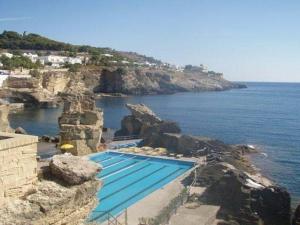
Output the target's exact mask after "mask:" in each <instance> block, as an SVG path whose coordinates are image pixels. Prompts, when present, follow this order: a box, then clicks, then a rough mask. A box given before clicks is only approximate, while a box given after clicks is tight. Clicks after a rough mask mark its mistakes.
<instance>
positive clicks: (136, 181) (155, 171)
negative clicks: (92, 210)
mask: <svg viewBox="0 0 300 225" xmlns="http://www.w3.org/2000/svg"><path fill="white" fill-rule="evenodd" d="M166 167H168V166H166V165H164V166H161V167H159V168H158V169H156V170H154V171H152V172H150V173H148V174H146V175H145V176H142V177H141V178H138V179H137V180H135V181H132V182H131V183H129V184H127V185H125V186H123V187H121V188H119V189H117V190H115V191H114V192H113V193H110V194H108V195H106V196H104V197H102V198H100V202H101V201H103V200H104V199H107V198H109V197H111V196H113V195H115V194H116V193H118V192H119V191H121V190H124V189H126V188H128V187H130V186H131V185H134V184H136V183H138V182H140V181H142V180H144V179H146V178H147V177H150V176H152V175H153V174H155V173H157V172H158V171H160V170H163V169H164V168H166Z"/></svg>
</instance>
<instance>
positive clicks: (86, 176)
mask: <svg viewBox="0 0 300 225" xmlns="http://www.w3.org/2000/svg"><path fill="white" fill-rule="evenodd" d="M50 170H51V173H52V174H53V175H55V176H56V177H58V178H61V179H62V180H63V181H65V182H66V183H68V184H71V185H75V184H82V183H84V182H86V181H88V180H91V179H92V178H93V177H95V176H96V174H97V173H98V172H100V170H101V168H100V166H99V164H97V163H95V162H92V161H88V160H87V159H84V158H82V157H79V156H72V155H66V154H64V155H55V156H53V157H52V160H51V162H50Z"/></svg>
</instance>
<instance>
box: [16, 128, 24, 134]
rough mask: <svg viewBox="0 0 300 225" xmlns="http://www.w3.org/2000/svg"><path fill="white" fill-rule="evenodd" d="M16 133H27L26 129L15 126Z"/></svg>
mask: <svg viewBox="0 0 300 225" xmlns="http://www.w3.org/2000/svg"><path fill="white" fill-rule="evenodd" d="M15 133H16V134H27V132H26V130H24V129H23V128H22V127H17V128H16V129H15Z"/></svg>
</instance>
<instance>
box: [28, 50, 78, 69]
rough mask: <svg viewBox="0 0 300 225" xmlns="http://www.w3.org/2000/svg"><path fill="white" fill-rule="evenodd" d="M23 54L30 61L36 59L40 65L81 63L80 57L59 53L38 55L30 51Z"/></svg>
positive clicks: (53, 65) (56, 65) (59, 65)
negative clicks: (60, 54)
mask: <svg viewBox="0 0 300 225" xmlns="http://www.w3.org/2000/svg"><path fill="white" fill-rule="evenodd" d="M23 56H25V57H27V58H29V59H30V60H31V61H32V62H37V61H38V60H39V61H40V63H41V64H42V65H50V66H52V67H61V66H63V65H65V64H66V63H68V64H82V61H83V59H82V57H67V56H59V55H46V56H38V55H37V54H32V53H23Z"/></svg>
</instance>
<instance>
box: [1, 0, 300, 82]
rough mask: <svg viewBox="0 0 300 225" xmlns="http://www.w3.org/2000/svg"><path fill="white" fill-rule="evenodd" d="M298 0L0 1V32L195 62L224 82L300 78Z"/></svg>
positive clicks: (292, 80) (292, 79)
mask: <svg viewBox="0 0 300 225" xmlns="http://www.w3.org/2000/svg"><path fill="white" fill-rule="evenodd" d="M299 25H300V1H298V0H287V1H282V0H263V1H262V0H242V1H241V0H84V1H83V0H51V1H49V0H0V32H2V31H3V30H14V31H18V32H23V31H27V32H33V33H39V34H42V35H45V36H47V37H50V38H53V39H56V40H61V41H66V42H70V43H74V44H90V45H94V46H99V47H111V48H114V49H118V50H126V51H136V52H138V53H142V54H146V55H149V56H154V57H155V58H158V59H161V60H163V61H167V62H171V63H174V64H179V65H185V64H195V65H199V64H201V63H203V64H206V65H208V66H209V67H210V68H211V69H213V70H215V71H218V72H224V74H225V76H226V77H227V78H228V79H230V80H237V81H285V82H300V29H299Z"/></svg>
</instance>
